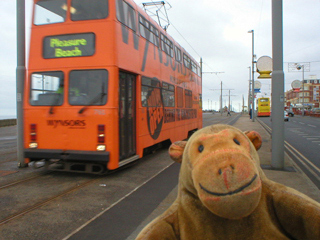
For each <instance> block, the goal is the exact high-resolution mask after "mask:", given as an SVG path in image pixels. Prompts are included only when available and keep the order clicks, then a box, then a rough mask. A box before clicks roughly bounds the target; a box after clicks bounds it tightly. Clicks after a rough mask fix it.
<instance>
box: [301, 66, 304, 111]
mask: <svg viewBox="0 0 320 240" xmlns="http://www.w3.org/2000/svg"><path fill="white" fill-rule="evenodd" d="M301 67H302V117H303V116H304V65H302V66H301Z"/></svg>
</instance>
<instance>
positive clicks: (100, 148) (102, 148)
mask: <svg viewBox="0 0 320 240" xmlns="http://www.w3.org/2000/svg"><path fill="white" fill-rule="evenodd" d="M105 150H106V145H98V146H97V151H99V152H103V151H105Z"/></svg>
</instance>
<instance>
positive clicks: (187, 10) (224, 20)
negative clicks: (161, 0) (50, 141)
mask: <svg viewBox="0 0 320 240" xmlns="http://www.w3.org/2000/svg"><path fill="white" fill-rule="evenodd" d="M142 2H151V0H150V1H148V0H147V1H142V0H137V1H136V3H137V4H138V5H139V6H142V4H141V3H142ZM167 2H168V3H169V4H170V5H171V7H172V8H170V9H169V10H168V11H167V13H168V16H169V19H170V23H171V25H170V26H169V28H168V33H169V34H170V35H171V36H172V37H173V38H174V39H175V40H176V41H178V42H179V43H180V45H182V46H183V47H184V48H185V49H186V50H187V51H188V52H189V53H190V54H191V55H192V56H193V57H194V58H195V59H196V60H199V59H200V57H202V58H203V62H204V65H203V71H204V72H224V73H221V74H217V75H215V74H204V75H203V106H204V108H205V109H206V108H208V100H209V103H210V106H209V107H210V108H211V101H212V106H213V108H215V109H217V108H218V106H219V95H220V91H212V90H210V89H219V88H220V82H221V81H222V82H223V88H225V89H234V90H232V91H231V94H232V95H235V96H232V97H231V100H232V104H233V106H234V108H235V110H239V105H242V96H244V99H245V105H247V99H248V80H249V68H248V67H249V66H251V56H252V55H251V48H252V35H251V34H250V33H248V31H249V30H251V29H253V30H254V32H255V34H254V36H255V39H254V42H255V44H254V48H255V54H256V56H257V58H259V57H261V56H264V55H269V56H271V57H272V30H271V2H272V1H271V0H224V1H221V0H197V1H191V0H169V1H167ZM167 6H169V5H168V4H167ZM31 8H32V0H26V18H27V19H26V29H27V35H26V36H27V38H29V33H30V26H31ZM15 11H16V1H15V0H0V16H1V19H0V26H1V29H0V32H1V35H0V36H1V42H0V43H1V44H0V62H1V64H0V117H1V116H4V115H15V111H16V110H15V106H16V104H15V101H16V100H15V96H16V85H15V81H16V80H15V71H16V50H15V49H16V13H15ZM319 13H320V0H283V29H284V32H283V36H284V38H283V39H284V43H283V44H284V62H285V63H284V72H285V89H286V90H289V89H290V88H291V82H292V81H293V80H296V79H299V80H301V79H302V73H300V72H298V73H293V72H288V64H287V62H310V72H306V73H305V77H306V78H308V77H309V75H317V77H318V78H320V55H319V53H320V31H319V25H320V14H319ZM185 39H186V40H187V42H186V41H185ZM27 40H28V39H27ZM27 42H28V41H27ZM27 48H29V46H27ZM257 75H258V74H255V76H256V77H257ZM259 81H261V83H262V87H261V92H262V94H266V95H267V96H268V95H270V92H271V80H259ZM226 94H228V92H227V91H224V93H223V95H226ZM258 96H260V95H258ZM227 99H228V97H226V96H224V104H225V103H226V104H228V100H227Z"/></svg>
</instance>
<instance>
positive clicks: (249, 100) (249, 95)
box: [248, 66, 251, 111]
mask: <svg viewBox="0 0 320 240" xmlns="http://www.w3.org/2000/svg"><path fill="white" fill-rule="evenodd" d="M248 68H249V92H248V111H249V110H250V108H251V66H249V67H248Z"/></svg>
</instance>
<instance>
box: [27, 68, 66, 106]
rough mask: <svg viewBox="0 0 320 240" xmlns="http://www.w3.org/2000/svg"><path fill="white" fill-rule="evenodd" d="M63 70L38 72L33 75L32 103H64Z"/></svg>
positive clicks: (43, 104) (51, 104)
mask: <svg viewBox="0 0 320 240" xmlns="http://www.w3.org/2000/svg"><path fill="white" fill-rule="evenodd" d="M63 92H64V77H63V72H38V73H33V74H32V75H31V89H30V100H29V101H30V104H31V105H32V106H60V105H62V103H63Z"/></svg>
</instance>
